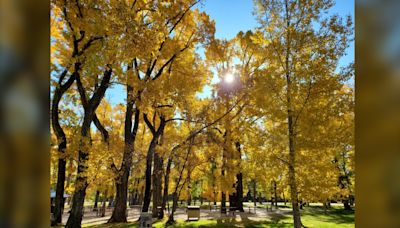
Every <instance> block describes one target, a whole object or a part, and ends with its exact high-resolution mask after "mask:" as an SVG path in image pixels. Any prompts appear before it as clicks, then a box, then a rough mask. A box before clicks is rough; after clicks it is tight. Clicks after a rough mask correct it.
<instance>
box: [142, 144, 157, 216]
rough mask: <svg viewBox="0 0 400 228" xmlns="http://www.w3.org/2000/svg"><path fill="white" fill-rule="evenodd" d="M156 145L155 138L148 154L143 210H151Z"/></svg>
mask: <svg viewBox="0 0 400 228" xmlns="http://www.w3.org/2000/svg"><path fill="white" fill-rule="evenodd" d="M155 147H156V141H155V139H154V138H153V140H152V141H151V142H150V146H149V149H148V152H147V156H146V172H145V174H146V182H145V189H144V198H143V207H142V212H148V211H149V206H150V200H151V195H150V191H151V166H152V161H153V154H154V151H155Z"/></svg>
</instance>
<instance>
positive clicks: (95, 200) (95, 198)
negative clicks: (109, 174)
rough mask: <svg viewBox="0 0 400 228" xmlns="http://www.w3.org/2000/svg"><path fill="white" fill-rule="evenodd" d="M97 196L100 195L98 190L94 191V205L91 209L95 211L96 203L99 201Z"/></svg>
mask: <svg viewBox="0 0 400 228" xmlns="http://www.w3.org/2000/svg"><path fill="white" fill-rule="evenodd" d="M99 196H100V191H99V190H97V191H96V196H95V197H94V206H93V211H97V209H98V208H97V204H98V202H99Z"/></svg>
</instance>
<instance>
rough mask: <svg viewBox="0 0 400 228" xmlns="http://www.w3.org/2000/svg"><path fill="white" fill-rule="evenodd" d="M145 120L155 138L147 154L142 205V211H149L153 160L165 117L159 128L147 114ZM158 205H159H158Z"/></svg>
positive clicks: (162, 118) (144, 116)
mask: <svg viewBox="0 0 400 228" xmlns="http://www.w3.org/2000/svg"><path fill="white" fill-rule="evenodd" d="M143 118H144V121H145V123H146V125H147V126H148V127H149V128H150V130H151V132H152V134H153V138H152V139H151V142H150V145H149V149H148V151H147V156H146V172H145V176H146V182H145V190H144V199H143V207H142V212H148V211H149V206H150V200H151V177H152V175H151V168H152V162H153V156H154V153H155V149H156V145H157V141H158V138H159V137H160V135H161V134H162V133H163V132H164V127H165V124H166V122H165V119H164V117H162V116H161V117H160V125H159V127H158V129H157V130H156V129H155V126H153V125H152V124H151V123H150V121H149V120H148V118H147V115H146V114H143ZM156 207H157V206H156Z"/></svg>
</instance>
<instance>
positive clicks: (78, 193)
mask: <svg viewBox="0 0 400 228" xmlns="http://www.w3.org/2000/svg"><path fill="white" fill-rule="evenodd" d="M79 69H80V63H76V64H75V72H74V74H75V75H76V83H77V87H78V91H79V94H80V97H81V102H82V105H83V108H84V117H83V123H82V128H81V139H80V142H79V147H80V149H79V153H78V172H77V178H76V182H75V192H74V195H73V201H72V207H71V212H70V216H69V218H68V221H67V224H66V226H65V227H67V228H76V227H80V226H81V222H82V216H83V203H84V201H85V195H86V188H87V186H88V183H87V177H86V170H87V168H88V167H87V161H88V156H89V153H88V152H87V151H86V148H88V146H89V145H90V125H91V123H92V121H93V118H94V116H95V112H96V109H97V107H98V106H99V104H100V102H101V100H102V99H103V97H104V94H105V92H106V90H107V88H108V86H109V82H110V79H111V74H112V69H111V66H110V65H107V68H106V70H105V71H104V76H103V79H102V80H101V84H100V86H99V87H98V88H97V90H95V92H94V93H93V95H92V97H91V98H90V100H88V98H87V97H86V91H85V89H84V88H83V85H82V82H81V81H80V76H79Z"/></svg>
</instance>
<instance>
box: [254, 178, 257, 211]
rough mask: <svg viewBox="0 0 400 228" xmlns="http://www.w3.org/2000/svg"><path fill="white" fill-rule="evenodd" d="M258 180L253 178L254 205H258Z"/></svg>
mask: <svg viewBox="0 0 400 228" xmlns="http://www.w3.org/2000/svg"><path fill="white" fill-rule="evenodd" d="M256 184H257V183H256V181H255V180H253V202H254V207H256V206H257V190H256V189H257V188H256V187H257V186H256Z"/></svg>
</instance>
